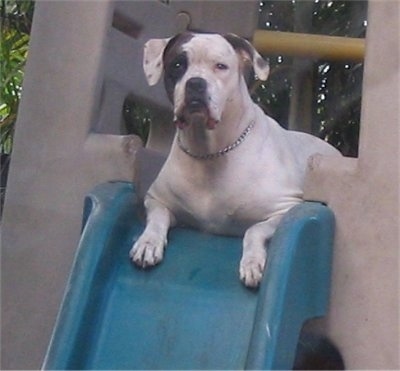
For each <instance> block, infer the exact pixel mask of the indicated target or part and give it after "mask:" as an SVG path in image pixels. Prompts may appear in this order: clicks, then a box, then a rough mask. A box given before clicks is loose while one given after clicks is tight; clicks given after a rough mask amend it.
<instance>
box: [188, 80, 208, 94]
mask: <svg viewBox="0 0 400 371" xmlns="http://www.w3.org/2000/svg"><path fill="white" fill-rule="evenodd" d="M186 89H187V90H188V91H191V92H196V93H204V92H205V91H206V89H207V81H206V80H204V79H203V78H201V77H192V78H191V79H189V80H188V81H187V82H186Z"/></svg>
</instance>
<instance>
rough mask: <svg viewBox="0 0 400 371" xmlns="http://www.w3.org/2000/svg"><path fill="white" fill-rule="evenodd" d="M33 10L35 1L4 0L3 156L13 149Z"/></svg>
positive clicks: (0, 58)
mask: <svg viewBox="0 0 400 371" xmlns="http://www.w3.org/2000/svg"><path fill="white" fill-rule="evenodd" d="M33 9H34V3H33V1H15V0H14V1H11V0H2V1H1V8H0V12H1V23H2V27H1V49H0V63H1V65H0V66H1V100H0V129H1V140H0V152H1V153H8V154H9V153H10V152H11V150H12V137H13V132H14V126H15V121H16V118H17V112H18V105H19V101H20V98H21V91H22V80H23V76H24V66H25V63H26V58H27V55H28V44H29V34H30V28H31V23H32V15H33Z"/></svg>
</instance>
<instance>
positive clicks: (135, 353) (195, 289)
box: [43, 182, 334, 370]
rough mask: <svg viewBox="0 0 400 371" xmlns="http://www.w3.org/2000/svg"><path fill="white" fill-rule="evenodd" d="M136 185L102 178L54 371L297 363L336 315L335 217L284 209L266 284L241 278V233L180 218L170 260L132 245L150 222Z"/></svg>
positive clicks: (316, 210) (311, 206)
mask: <svg viewBox="0 0 400 371" xmlns="http://www.w3.org/2000/svg"><path fill="white" fill-rule="evenodd" d="M138 204H139V202H138V200H137V196H136V193H135V187H134V185H132V184H131V183H123V182H114V183H106V184H102V185H100V186H98V187H96V188H95V189H94V190H93V192H92V193H91V194H90V195H89V196H88V197H87V199H86V201H85V207H84V218H83V231H82V236H81V240H80V244H79V247H78V250H77V254H76V257H75V261H74V265H73V268H72V271H71V276H70V279H69V282H68V285H67V289H66V292H65V296H64V299H63V303H62V305H61V309H60V312H59V315H58V318H57V322H56V324H55V328H54V333H53V335H52V338H51V341H50V345H49V348H48V352H47V355H46V359H45V361H44V365H43V368H44V369H49V370H50V369H51V370H55V369H80V370H82V369H97V370H99V369H108V370H110V369H112V370H117V369H120V370H121V369H163V370H167V369H202V370H204V369H291V368H292V365H293V361H294V357H295V352H296V346H297V342H298V338H299V333H300V330H301V328H302V326H303V323H304V322H305V321H306V320H307V319H309V318H313V317H318V316H323V315H325V314H326V311H327V306H328V299H329V291H330V290H329V289H330V276H331V261H332V245H333V234H334V217H333V214H332V212H331V211H330V210H329V208H327V207H326V206H324V205H322V204H319V203H312V202H305V203H303V204H301V205H298V206H296V207H294V208H293V209H291V210H290V211H289V212H288V213H287V214H286V215H285V217H284V218H283V220H282V222H281V224H280V226H279V228H278V230H277V231H276V233H275V235H274V237H273V239H272V241H271V243H270V245H269V248H268V262H267V267H266V271H265V275H264V278H263V281H262V284H261V286H260V288H259V289H258V290H250V289H247V288H246V287H244V286H243V284H242V283H241V282H240V280H239V274H238V267H239V261H240V257H241V250H242V247H241V244H242V241H241V239H240V238H231V237H223V236H215V235H210V234H205V233H202V232H199V231H196V230H192V229H187V228H174V229H172V230H171V231H170V233H169V241H168V242H169V243H168V247H167V251H166V253H165V258H164V260H163V262H162V263H161V264H160V265H159V266H157V267H154V268H151V269H148V270H142V269H139V268H137V267H136V266H134V265H133V264H132V263H131V261H130V259H129V257H128V253H129V250H130V248H131V246H132V244H133V242H134V241H135V240H136V239H137V238H138V236H139V235H140V234H141V232H142V230H143V228H144V218H143V215H140V214H141V212H140V207H139V206H138Z"/></svg>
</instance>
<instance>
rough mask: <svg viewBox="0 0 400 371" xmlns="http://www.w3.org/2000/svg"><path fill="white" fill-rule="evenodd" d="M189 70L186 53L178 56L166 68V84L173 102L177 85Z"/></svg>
mask: <svg viewBox="0 0 400 371" xmlns="http://www.w3.org/2000/svg"><path fill="white" fill-rule="evenodd" d="M187 68H188V59H187V55H186V53H185V52H182V53H180V54H177V55H176V56H175V57H174V58H171V61H170V62H168V63H167V64H166V66H165V73H164V84H165V90H166V91H167V95H168V98H169V99H170V101H171V102H172V101H173V95H174V89H175V85H176V83H177V82H178V81H179V80H180V79H181V78H182V76H183V75H184V74H185V72H186V70H187Z"/></svg>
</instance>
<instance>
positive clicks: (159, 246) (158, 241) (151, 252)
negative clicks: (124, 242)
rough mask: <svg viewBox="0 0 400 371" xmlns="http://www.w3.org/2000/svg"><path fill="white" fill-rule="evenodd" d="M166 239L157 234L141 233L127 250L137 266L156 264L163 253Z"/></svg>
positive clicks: (144, 266) (143, 266)
mask: <svg viewBox="0 0 400 371" xmlns="http://www.w3.org/2000/svg"><path fill="white" fill-rule="evenodd" d="M165 245H166V241H165V240H164V239H163V238H160V237H159V236H151V235H146V234H142V235H141V236H140V237H139V239H138V240H137V241H136V243H135V244H134V245H133V247H132V249H131V251H130V252H129V256H130V258H131V259H132V260H133V262H134V263H135V264H136V265H138V266H139V267H142V268H146V267H151V266H153V265H156V264H158V263H159V262H160V261H161V260H162V259H163V255H164V247H165Z"/></svg>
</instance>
